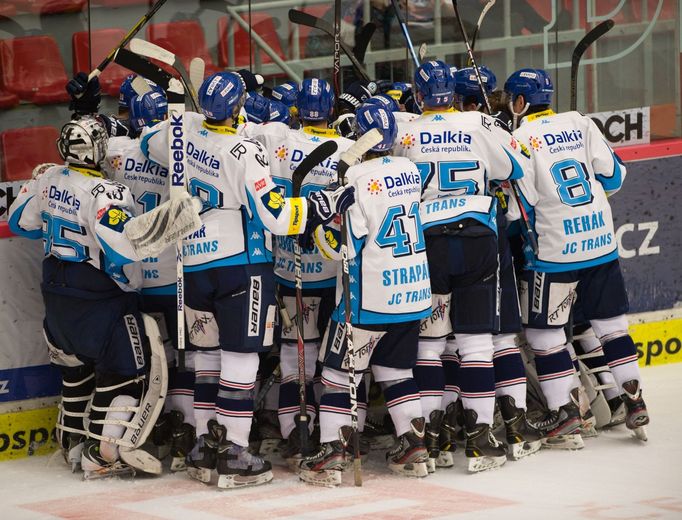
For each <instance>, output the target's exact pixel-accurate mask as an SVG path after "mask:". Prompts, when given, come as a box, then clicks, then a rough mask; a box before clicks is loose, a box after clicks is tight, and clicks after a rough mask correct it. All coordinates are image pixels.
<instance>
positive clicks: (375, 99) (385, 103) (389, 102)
mask: <svg viewBox="0 0 682 520" xmlns="http://www.w3.org/2000/svg"><path fill="white" fill-rule="evenodd" d="M364 104H366V105H367V104H369V105H376V106H379V107H384V108H385V109H386V110H389V111H390V112H400V106H399V105H398V102H397V101H396V100H395V99H394V98H393V97H392V96H389V95H388V94H376V95H374V96H372V97H371V98H368V99H367V100H365V103H364Z"/></svg>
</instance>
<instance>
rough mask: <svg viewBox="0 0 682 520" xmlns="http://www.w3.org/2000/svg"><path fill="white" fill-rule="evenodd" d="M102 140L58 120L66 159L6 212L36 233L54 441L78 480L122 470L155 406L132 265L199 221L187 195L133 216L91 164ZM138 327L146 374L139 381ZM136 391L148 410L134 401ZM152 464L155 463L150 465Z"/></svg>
mask: <svg viewBox="0 0 682 520" xmlns="http://www.w3.org/2000/svg"><path fill="white" fill-rule="evenodd" d="M107 138H108V136H107V133H106V131H105V128H104V125H103V124H102V123H101V122H100V120H99V119H97V118H94V117H86V118H82V119H80V120H76V121H71V122H69V123H66V124H65V125H64V127H63V128H62V130H61V133H60V136H59V140H58V142H57V144H58V147H59V153H60V155H61V156H62V158H63V159H64V160H65V161H66V165H64V166H53V167H50V168H48V169H47V170H45V171H44V172H43V173H41V174H40V175H39V176H37V177H36V178H34V179H33V180H30V181H28V182H27V183H26V184H25V185H24V186H23V187H22V189H21V192H20V194H19V196H18V197H17V199H16V200H15V202H14V203H13V205H12V207H11V208H10V215H9V217H10V218H9V225H10V228H11V229H12V231H13V232H14V233H15V234H17V235H21V236H26V237H29V238H34V239H39V238H42V239H43V246H44V250H45V259H44V260H43V282H42V286H41V288H42V293H43V300H44V303H45V322H44V332H45V338H46V340H47V343H48V349H49V351H50V358H51V360H52V362H53V363H55V364H56V365H58V366H59V367H60V369H61V372H62V378H63V388H64V390H63V397H62V405H61V413H60V417H59V422H58V425H57V430H58V432H59V433H58V438H59V440H60V444H61V446H62V449H63V450H64V452H65V456H66V457H67V459H68V460H67V462H70V463H71V464H72V465H73V467H76V466H77V464H78V462H79V460H78V459H79V458H80V463H81V464H82V469H83V470H84V471H85V474H86V477H96V476H104V475H108V474H111V473H116V472H119V471H124V470H126V469H127V468H126V466H125V465H124V464H122V463H121V462H119V447H122V448H126V450H127V449H129V448H137V447H139V444H140V443H141V442H142V441H144V437H146V436H147V435H148V433H149V431H150V430H151V424H148V429H147V428H146V426H145V424H146V421H148V420H149V417H156V416H158V411H160V407H161V406H163V401H162V400H160V399H159V393H157V394H155V395H150V393H151V392H152V391H154V389H155V388H156V387H157V386H158V385H159V383H160V381H156V378H159V377H160V376H159V375H158V373H157V374H155V373H154V370H155V369H157V370H158V369H159V366H158V365H159V362H165V359H164V356H163V347H162V346H161V345H157V344H156V337H157V336H158V331H156V333H154V331H153V330H149V329H150V324H149V322H147V320H145V323H144V325H143V322H142V318H141V315H140V311H139V309H138V303H137V302H138V298H137V293H136V292H135V291H136V289H138V288H139V286H140V283H141V273H140V268H139V264H137V263H134V262H137V261H139V260H141V259H142V258H145V257H147V256H149V255H150V254H157V253H159V252H160V251H162V250H163V249H164V248H165V247H167V246H168V245H169V244H172V243H174V242H175V241H176V240H177V238H178V237H179V236H182V235H183V234H185V233H189V232H191V231H193V230H196V229H198V227H199V226H200V224H201V221H200V219H199V216H198V210H197V209H196V208H194V207H193V206H192V201H191V199H190V198H189V196H188V195H186V196H185V197H182V198H181V199H179V200H176V201H172V202H166V203H165V204H162V205H161V206H159V207H158V208H156V210H155V211H154V212H152V213H150V214H149V215H148V216H145V217H134V216H133V215H134V201H133V199H132V196H131V194H130V191H129V190H128V188H126V187H125V186H123V185H121V184H118V183H116V182H113V181H110V180H108V179H106V178H105V177H104V175H103V173H102V171H101V169H100V164H101V162H102V160H103V159H104V156H105V154H106V150H107ZM170 215H172V216H173V218H172V219H170V220H169V216H170ZM156 219H161V220H163V221H164V222H167V223H168V224H167V226H166V228H165V229H160V228H158V226H155V230H156V231H158V233H157V234H155V242H153V243H151V244H146V243H145V242H144V238H145V237H144V235H146V234H148V233H149V229H150V223H154V222H155V220H156ZM152 324H153V320H152ZM151 328H154V327H151ZM145 329H147V333H148V334H149V339H150V341H151V343H152V367H151V369H152V373H153V375H154V377H152V378H150V380H149V381H147V382H145V370H146V368H147V366H146V361H145V343H146V340H145V339H144V333H145ZM155 360H156V364H157V366H156V367H155V366H154V363H155ZM146 388H148V389H147V390H145V389H146ZM93 389H94V393H93V394H92V399H91V398H90V395H91V393H92V392H93ZM156 391H157V392H158V390H156ZM145 393H146V395H145ZM154 397H155V399H154ZM141 398H144V400H145V401H144V402H145V403H148V407H145V408H144V409H142V407H138V403H139V402H140V399H141ZM90 400H91V403H90V411H89V413H87V412H86V406H87V405H88V402H89V401H90ZM132 412H136V416H135V417H133V413H132ZM86 418H87V419H88V421H87V422H86V421H85V419H86ZM85 424H87V427H86V426H85ZM138 427H139V429H137V428H138ZM135 438H137V441H139V442H135V441H133V440H132V439H135ZM81 444H82V445H83V446H82V457H81V456H79V453H78V451H79V450H78V447H79V445H81ZM157 462H158V461H157ZM131 463H132V462H131ZM136 467H137V468H138V469H142V470H144V471H148V470H149V468H148V467H146V466H145V465H144V464H142V465H138V466H136ZM160 471H161V467H160V463H159V464H158V466H157V467H156V468H154V470H153V472H160Z"/></svg>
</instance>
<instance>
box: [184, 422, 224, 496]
mask: <svg viewBox="0 0 682 520" xmlns="http://www.w3.org/2000/svg"><path fill="white" fill-rule="evenodd" d="M226 433H227V432H226V430H225V427H224V426H222V425H220V424H218V421H215V420H213V419H211V420H210V421H208V433H204V434H203V435H201V436H200V437H199V438H198V439H197V442H196V444H195V445H194V447H193V448H192V451H190V452H189V454H188V455H187V458H186V463H187V474H188V475H189V476H190V477H191V478H193V479H196V480H198V481H199V482H203V483H204V484H210V483H212V482H214V481H215V480H216V477H214V471H215V469H216V461H217V458H218V445H219V444H220V443H221V442H222V443H224V442H225V435H226Z"/></svg>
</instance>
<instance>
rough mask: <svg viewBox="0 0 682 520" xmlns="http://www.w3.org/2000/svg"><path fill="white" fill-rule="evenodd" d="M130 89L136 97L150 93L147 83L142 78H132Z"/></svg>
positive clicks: (150, 89)
mask: <svg viewBox="0 0 682 520" xmlns="http://www.w3.org/2000/svg"><path fill="white" fill-rule="evenodd" d="M132 87H133V90H134V91H135V94H137V95H138V96H143V95H144V94H147V93H148V92H151V91H152V88H151V87H150V86H149V83H147V82H146V81H145V80H144V78H143V77H142V76H135V77H134V78H133V82H132Z"/></svg>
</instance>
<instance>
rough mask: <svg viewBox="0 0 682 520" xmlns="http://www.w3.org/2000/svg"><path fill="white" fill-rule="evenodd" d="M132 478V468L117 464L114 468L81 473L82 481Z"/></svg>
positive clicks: (133, 474)
mask: <svg viewBox="0 0 682 520" xmlns="http://www.w3.org/2000/svg"><path fill="white" fill-rule="evenodd" d="M134 476H135V469H134V468H131V467H130V466H126V465H124V464H121V463H118V462H117V463H116V464H115V465H114V466H109V467H106V468H101V469H97V470H89V471H84V472H83V480H102V479H108V478H114V477H119V478H133V477H134Z"/></svg>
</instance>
